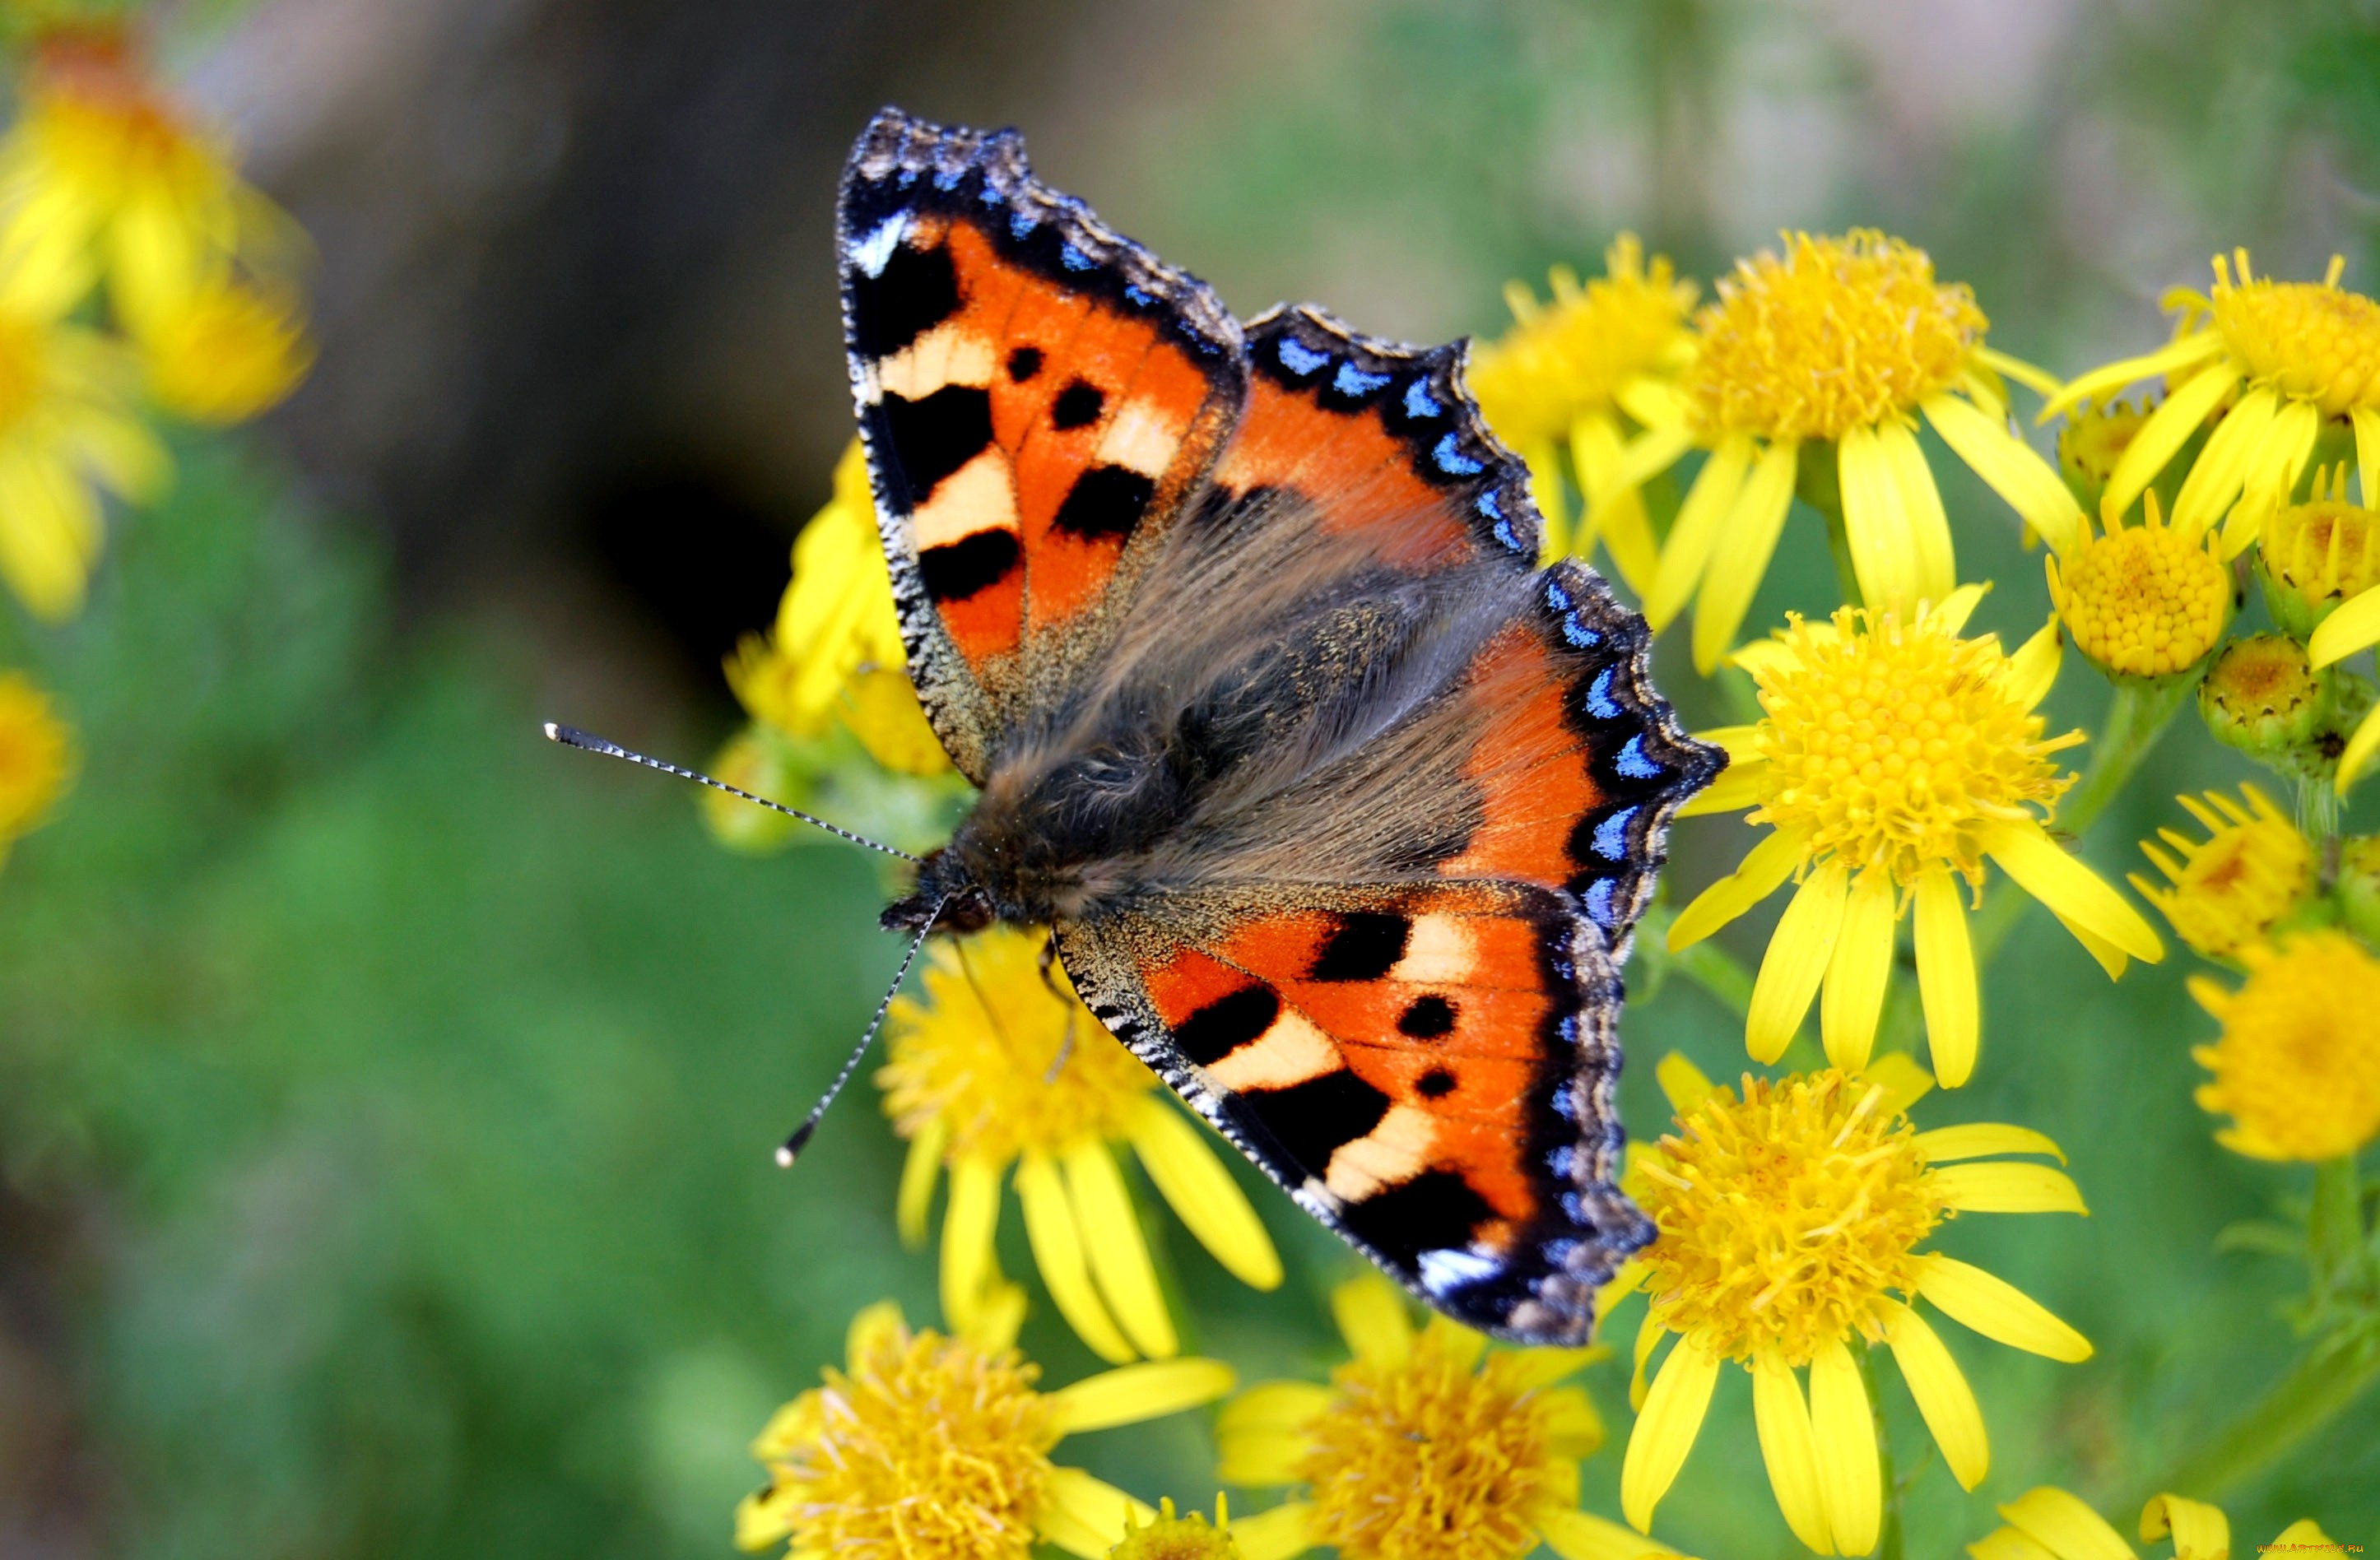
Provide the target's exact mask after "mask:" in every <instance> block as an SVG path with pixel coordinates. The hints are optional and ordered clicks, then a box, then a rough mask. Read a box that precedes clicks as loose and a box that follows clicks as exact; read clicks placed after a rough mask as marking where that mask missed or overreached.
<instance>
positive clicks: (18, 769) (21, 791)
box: [0, 671, 73, 850]
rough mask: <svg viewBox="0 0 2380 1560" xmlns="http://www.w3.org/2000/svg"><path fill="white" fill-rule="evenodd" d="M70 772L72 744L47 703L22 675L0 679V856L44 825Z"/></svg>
mask: <svg viewBox="0 0 2380 1560" xmlns="http://www.w3.org/2000/svg"><path fill="white" fill-rule="evenodd" d="M71 768H73V744H72V742H71V740H70V737H69V734H68V732H67V728H66V725H65V723H64V722H63V721H61V720H58V719H57V717H56V716H55V715H53V714H52V713H51V712H50V701H49V699H48V697H47V696H46V695H43V694H42V691H41V690H40V689H39V688H36V687H35V686H33V684H32V683H30V682H29V681H27V680H26V679H25V678H24V677H23V676H21V675H19V674H18V673H17V672H13V671H12V672H6V673H0V850H5V849H6V843H7V841H8V840H14V839H15V838H17V836H18V835H20V834H22V833H24V832H25V831H26V830H27V829H29V828H32V827H33V826H34V825H35V824H37V823H39V822H41V820H42V815H43V814H44V813H46V812H48V811H49V809H50V804H51V803H53V802H55V801H56V800H57V797H58V792H61V791H63V790H65V789H66V783H67V773H68V771H69V770H70V769H71Z"/></svg>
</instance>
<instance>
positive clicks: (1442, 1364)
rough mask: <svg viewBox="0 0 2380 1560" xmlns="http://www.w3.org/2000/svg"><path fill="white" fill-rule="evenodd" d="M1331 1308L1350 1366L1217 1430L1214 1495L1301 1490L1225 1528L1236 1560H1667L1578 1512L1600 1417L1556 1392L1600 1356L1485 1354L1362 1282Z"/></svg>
mask: <svg viewBox="0 0 2380 1560" xmlns="http://www.w3.org/2000/svg"><path fill="white" fill-rule="evenodd" d="M1330 1308H1331V1311H1332V1312H1333V1313H1334V1314H1335V1316H1336V1317H1337V1319H1338V1323H1339V1330H1340V1332H1341V1334H1342V1336H1344V1337H1345V1338H1346V1340H1347V1348H1348V1351H1349V1353H1350V1354H1352V1355H1353V1356H1354V1358H1352V1359H1351V1360H1348V1361H1347V1363H1345V1364H1343V1365H1341V1366H1339V1367H1338V1368H1337V1369H1335V1370H1333V1371H1332V1372H1331V1373H1330V1385H1328V1386H1322V1385H1317V1384H1315V1383H1312V1382H1302V1381H1273V1382H1265V1383H1262V1384H1260V1385H1257V1386H1253V1387H1250V1388H1249V1389H1248V1390H1247V1391H1246V1392H1244V1393H1242V1394H1241V1395H1240V1396H1239V1397H1235V1398H1233V1400H1232V1401H1231V1402H1230V1403H1229V1404H1227V1405H1225V1407H1224V1409H1223V1414H1222V1419H1221V1421H1220V1422H1219V1423H1218V1425H1217V1426H1216V1432H1215V1438H1216V1447H1217V1450H1218V1453H1219V1454H1220V1458H1221V1461H1220V1466H1219V1468H1218V1469H1217V1474H1218V1477H1220V1479H1221V1480H1222V1481H1224V1482H1225V1483H1230V1484H1246V1485H1256V1486H1266V1487H1269V1486H1277V1485H1296V1486H1300V1487H1301V1488H1300V1490H1299V1492H1298V1493H1295V1494H1294V1495H1293V1497H1292V1498H1291V1499H1290V1500H1289V1501H1288V1502H1287V1503H1285V1504H1284V1505H1281V1506H1276V1507H1274V1508H1273V1509H1272V1510H1270V1511H1268V1512H1266V1513H1264V1514H1263V1515H1262V1516H1260V1517H1257V1518H1254V1519H1253V1520H1251V1521H1243V1522H1242V1523H1240V1524H1238V1525H1237V1530H1238V1532H1239V1535H1240V1547H1241V1550H1242V1552H1243V1554H1245V1555H1246V1556H1247V1560H1282V1557H1285V1556H1287V1555H1291V1554H1298V1553H1300V1552H1301V1551H1303V1550H1305V1549H1308V1548H1311V1547H1314V1546H1316V1545H1322V1544H1328V1545H1331V1546H1334V1547H1335V1548H1337V1550H1338V1551H1339V1553H1340V1554H1342V1555H1344V1556H1346V1557H1347V1560H1518V1557H1519V1556H1521V1555H1524V1554H1528V1553H1529V1552H1530V1551H1531V1550H1533V1549H1535V1548H1536V1546H1537V1545H1538V1543H1540V1542H1544V1543H1546V1544H1548V1545H1549V1546H1550V1547H1551V1548H1552V1549H1553V1551H1554V1553H1556V1554H1560V1555H1562V1556H1564V1557H1565V1560H1633V1557H1634V1556H1637V1555H1642V1554H1670V1553H1673V1552H1672V1551H1670V1549H1669V1548H1668V1547H1667V1546H1666V1545H1662V1544H1658V1543H1652V1542H1650V1541H1648V1540H1646V1539H1645V1538H1643V1537H1640V1536H1639V1535H1637V1534H1634V1533H1631V1532H1629V1531H1628V1530H1626V1529H1624V1528H1621V1527H1619V1526H1618V1525H1617V1524H1615V1523H1611V1522H1607V1521H1605V1520H1603V1519H1602V1518H1597V1517H1591V1516H1589V1515H1587V1514H1586V1513H1585V1512H1583V1511H1581V1510H1579V1509H1578V1462H1579V1459H1580V1458H1582V1457H1586V1456H1588V1455H1590V1454H1591V1453H1593V1452H1594V1450H1595V1449H1596V1448H1597V1446H1599V1445H1602V1444H1603V1421H1601V1420H1600V1419H1599V1418H1597V1415H1596V1412H1595V1406H1594V1404H1592V1403H1590V1402H1589V1401H1588V1400H1587V1397H1586V1394H1585V1392H1584V1391H1582V1390H1580V1389H1579V1388H1577V1387H1574V1386H1561V1385H1557V1384H1558V1383H1560V1381H1561V1380H1562V1378H1563V1377H1565V1376H1568V1375H1569V1374H1571V1373H1573V1372H1574V1371H1576V1370H1578V1369H1579V1368H1580V1367H1581V1366H1584V1365H1585V1364H1586V1363H1588V1362H1589V1361H1590V1360H1597V1359H1599V1358H1601V1357H1602V1355H1603V1352H1604V1351H1603V1350H1602V1349H1601V1348H1524V1349H1507V1348H1489V1346H1488V1339H1487V1338H1486V1337H1485V1336H1482V1335H1480V1334H1478V1333H1475V1332H1472V1331H1471V1330H1469V1329H1468V1328H1465V1327H1461V1326H1458V1325H1456V1324H1454V1323H1452V1322H1450V1321H1448V1320H1446V1319H1445V1318H1444V1317H1442V1316H1434V1317H1432V1318H1431V1319H1430V1321H1429V1324H1428V1325H1427V1326H1426V1327H1424V1328H1422V1329H1421V1330H1420V1331H1419V1332H1418V1333H1416V1332H1415V1330H1414V1326H1413V1323H1412V1321H1411V1319H1410V1317H1409V1316H1408V1314H1407V1311H1406V1304H1405V1300H1404V1297H1403V1295H1401V1294H1399V1293H1398V1292H1397V1290H1396V1288H1395V1287H1394V1286H1392V1285H1390V1283H1389V1282H1388V1281H1387V1280H1385V1279H1383V1278H1381V1277H1379V1276H1377V1275H1372V1274H1366V1276H1363V1277H1361V1278H1356V1279H1353V1280H1350V1281H1349V1282H1347V1283H1345V1284H1342V1285H1341V1286H1340V1287H1339V1288H1338V1289H1337V1290H1336V1291H1334V1292H1333V1293H1332V1295H1331V1297H1330ZM1258 1524H1262V1529H1261V1531H1260V1532H1259V1533H1258V1534H1257V1535H1255V1538H1254V1540H1252V1536H1251V1534H1250V1531H1249V1530H1250V1529H1251V1528H1255V1527H1257V1525H1258Z"/></svg>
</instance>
